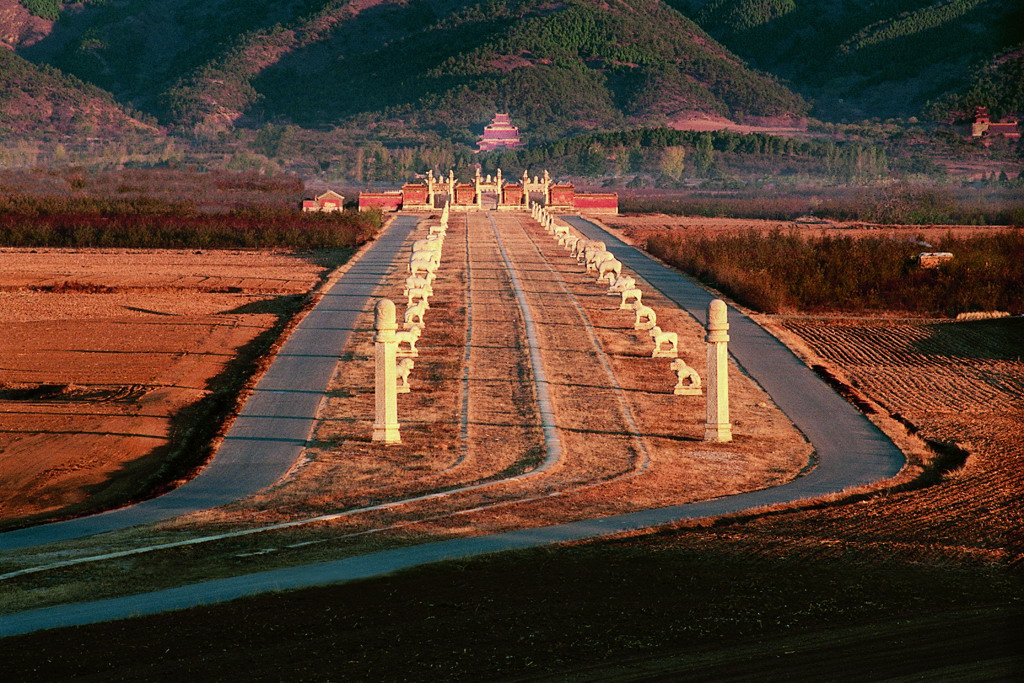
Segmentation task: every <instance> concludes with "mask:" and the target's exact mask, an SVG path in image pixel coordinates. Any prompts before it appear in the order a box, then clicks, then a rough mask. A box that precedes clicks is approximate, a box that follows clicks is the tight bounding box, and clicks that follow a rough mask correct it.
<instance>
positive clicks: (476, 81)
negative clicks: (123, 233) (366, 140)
mask: <svg viewBox="0 0 1024 683" xmlns="http://www.w3.org/2000/svg"><path fill="white" fill-rule="evenodd" d="M32 5H33V7H34V8H35V11H37V12H39V13H43V14H47V13H49V12H51V11H52V10H53V9H54V7H57V6H58V5H59V3H55V2H51V3H49V4H47V3H42V4H39V2H34V3H32ZM36 5H38V6H36ZM51 5H53V7H51ZM21 54H23V55H24V56H26V57H28V58H29V59H31V60H33V61H35V62H37V63H46V64H52V65H54V66H56V67H58V68H60V69H62V70H64V71H66V72H68V73H71V74H74V75H75V76H77V77H79V78H81V79H83V80H85V81H87V82H89V83H92V84H94V85H96V86H98V87H100V88H103V89H105V90H107V91H109V92H111V93H113V94H114V96H115V97H116V98H117V99H118V100H119V101H121V102H122V103H128V104H130V105H131V106H133V107H136V108H138V109H140V110H142V111H145V112H147V113H149V114H152V115H153V116H156V117H157V118H159V120H160V121H161V122H162V123H164V124H166V125H169V126H172V127H175V128H176V129H178V130H179V131H187V132H199V133H210V134H212V133H216V132H217V131H220V130H230V129H231V128H233V127H237V126H243V127H246V126H259V125H262V124H264V123H266V122H274V123H280V124H298V125H301V126H306V127H325V126H330V127H339V126H340V127H342V128H350V129H353V130H358V131H360V133H365V132H367V131H375V130H376V131H378V132H380V133H384V132H386V133H387V134H388V135H399V136H401V135H409V134H413V135H414V136H415V134H418V133H423V132H425V131H426V132H430V133H433V134H436V135H440V136H442V137H445V138H449V139H455V140H459V141H462V142H469V141H471V140H472V139H473V138H474V137H475V135H477V134H478V132H475V131H476V129H477V128H479V126H480V125H482V123H484V122H485V121H486V120H487V119H488V118H489V117H490V116H491V115H493V112H494V111H495V110H497V109H508V110H510V111H512V112H514V113H515V115H516V117H517V120H518V121H520V122H521V123H523V124H525V128H527V129H528V130H529V131H530V132H531V134H532V135H533V136H534V137H535V139H539V140H543V139H552V138H556V137H558V136H561V135H564V134H566V133H569V132H579V131H586V130H592V129H614V128H622V127H629V126H636V125H652V124H664V123H665V122H667V121H668V120H670V119H671V117H673V116H679V115H686V114H690V113H700V114H714V115H718V116H725V117H729V118H732V119H743V118H744V117H749V116H755V117H759V116H801V115H803V114H805V113H806V111H807V109H808V105H807V103H806V102H805V101H804V100H803V99H801V98H800V97H799V96H796V95H794V94H793V93H792V92H790V91H789V90H788V89H787V88H785V87H784V86H782V85H780V84H779V83H778V82H777V81H776V80H775V79H774V78H773V77H771V76H768V75H766V74H764V73H759V72H756V71H753V70H751V69H749V68H748V67H747V66H746V65H745V64H744V63H743V62H742V61H741V60H740V59H738V58H737V57H735V56H734V55H733V54H731V53H730V52H729V51H728V50H726V49H725V48H723V47H722V46H721V45H719V44H717V43H716V42H715V41H714V39H712V38H711V37H710V36H708V35H707V34H706V33H705V32H704V31H703V30H702V29H700V28H699V27H698V26H697V25H696V24H694V23H693V22H692V21H690V20H689V19H687V18H686V17H684V16H682V15H680V14H679V13H678V12H677V11H675V10H673V9H671V8H670V7H668V6H667V5H665V4H662V3H658V2H648V1H645V0H621V1H620V2H617V3H614V4H607V3H604V2H599V1H598V0H562V1H560V2H555V3H552V2H547V1H545V0H512V1H511V2H496V1H492V0H485V1H483V2H461V1H459V0H450V1H447V0H430V1H428V0H290V1H285V2H251V1H246V2H242V1H241V0H205V1H202V2H201V1H199V0H160V1H159V2H157V1H156V0H129V1H127V2H119V3H109V2H100V1H98V0H91V1H89V2H86V3H85V4H84V5H74V6H64V7H63V14H62V18H61V20H60V21H59V22H58V23H57V24H55V25H54V28H53V32H52V34H51V35H50V36H49V37H48V38H47V39H45V40H42V41H40V42H39V43H37V44H35V45H32V46H30V47H28V48H25V49H23V50H22V51H21ZM381 126H383V127H384V128H381Z"/></svg>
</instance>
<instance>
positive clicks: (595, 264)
mask: <svg viewBox="0 0 1024 683" xmlns="http://www.w3.org/2000/svg"><path fill="white" fill-rule="evenodd" d="M614 258H615V256H614V255H613V254H612V252H610V251H598V252H595V253H594V255H593V256H592V257H591V259H590V260H589V261H587V270H588V271H593V272H597V270H598V269H599V268H600V267H601V264H602V263H604V262H605V261H610V260H612V259H614Z"/></svg>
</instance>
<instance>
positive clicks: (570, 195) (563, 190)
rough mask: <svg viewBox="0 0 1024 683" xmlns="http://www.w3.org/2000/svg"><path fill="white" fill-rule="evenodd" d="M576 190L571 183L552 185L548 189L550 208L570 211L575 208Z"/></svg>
mask: <svg viewBox="0 0 1024 683" xmlns="http://www.w3.org/2000/svg"><path fill="white" fill-rule="evenodd" d="M575 197H576V188H575V187H574V186H573V184H572V183H563V184H561V185H552V186H551V187H550V188H549V189H548V202H547V205H548V207H550V208H559V209H565V210H570V209H573V208H574V206H575V202H574V199H575Z"/></svg>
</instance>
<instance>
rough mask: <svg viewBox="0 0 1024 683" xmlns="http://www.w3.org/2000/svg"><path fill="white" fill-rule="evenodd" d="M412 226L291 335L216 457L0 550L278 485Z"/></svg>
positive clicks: (30, 531) (373, 252)
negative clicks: (137, 496)
mask: <svg viewBox="0 0 1024 683" xmlns="http://www.w3.org/2000/svg"><path fill="white" fill-rule="evenodd" d="M418 222H419V218H418V217H416V216H399V217H398V218H397V219H395V221H394V222H393V223H392V224H391V226H390V227H389V228H388V229H387V230H386V231H384V233H383V234H381V235H380V237H378V238H377V240H376V241H374V243H373V244H372V245H370V247H369V248H368V249H367V250H366V251H365V252H364V253H363V254H362V256H361V257H360V258H359V259H358V260H357V261H356V262H355V263H353V264H352V266H351V267H350V268H349V269H348V271H346V272H345V273H344V274H343V275H342V276H341V277H340V278H339V279H338V281H337V282H336V283H335V284H334V286H332V287H331V288H330V290H328V291H327V293H326V294H325V295H324V296H323V297H322V298H321V300H320V301H319V302H317V304H316V306H315V307H313V309H312V310H311V311H310V312H309V313H308V314H307V315H306V317H305V318H304V319H303V320H302V322H300V323H299V325H298V326H297V327H296V328H295V329H294V330H293V331H292V333H291V335H290V336H289V337H288V341H287V342H285V344H284V346H282V348H281V350H280V352H279V353H278V354H277V356H276V358H275V359H274V362H273V363H272V364H271V366H270V368H269V369H268V370H267V372H266V373H265V374H264V375H263V377H262V378H261V379H260V381H259V383H258V384H257V385H256V389H255V390H254V391H253V393H252V395H251V396H250V397H249V399H248V400H247V401H246V402H245V405H244V406H243V407H242V411H241V413H240V414H239V415H238V417H237V418H236V419H235V422H234V424H233V425H232V426H231V430H230V431H229V432H228V434H227V436H226V437H225V438H224V441H223V443H222V444H221V446H220V448H219V449H218V450H217V454H216V457H214V458H213V460H211V461H210V463H209V464H208V465H207V466H206V467H205V468H203V470H202V471H201V472H200V473H199V475H198V476H197V477H195V478H194V479H192V480H191V481H189V482H188V483H186V484H184V485H182V486H180V487H178V488H176V489H174V490H173V491H170V492H168V493H166V494H164V495H162V496H160V497H158V498H153V499H151V500H147V501H143V502H141V503H137V504H135V505H131V506H128V507H124V508H120V509H117V510H111V511H110V512H103V513H100V514H96V515H90V516H88V517H81V518H79V519H72V520H68V521H66V522H54V523H52V524H43V525H39V526H34V527H28V528H26V529H19V530H17V531H9V532H7V533H4V534H0V551H2V550H13V549H16V548H26V547H30V546H37V545H43V544H45V543H53V542H56V541H66V540H70V539H74V538H81V537H83V536H91V535H93V534H100V533H103V532H106V531H114V530H117V529H124V528H127V527H131V526H135V525H137V524H146V523H149V522H158V521H160V520H163V519H169V518H171V517H177V516H179V515H184V514H187V513H190V512H196V511H199V510H206V509H209V508H212V507H216V506H218V505H224V504H226V503H230V502H232V501H235V500H238V499H239V498H243V497H245V496H248V495H251V494H253V493H256V492H257V491H259V490H260V489H263V488H266V487H267V486H270V485H271V484H273V483H274V482H275V481H277V480H278V479H279V478H280V477H281V476H282V475H284V473H285V472H287V471H288V469H289V468H290V467H291V466H292V464H293V463H294V462H295V460H296V458H298V457H299V455H300V454H301V453H302V449H303V448H304V446H305V444H306V440H307V439H308V438H309V435H310V432H311V430H312V428H313V422H314V419H315V417H316V413H317V409H318V407H319V405H320V400H321V399H322V398H323V396H324V392H325V391H326V390H327V385H328V383H329V382H330V381H331V377H332V376H333V375H334V370H335V367H336V366H337V362H338V357H339V355H340V354H341V352H342V350H343V349H344V347H345V344H346V342H347V341H348V338H349V335H350V334H351V333H352V330H353V327H354V323H355V319H356V316H358V315H359V313H360V312H361V311H362V310H363V308H364V307H365V306H366V301H367V299H368V298H369V296H370V295H371V294H372V293H373V290H374V288H376V286H377V285H378V284H379V283H380V281H381V280H382V279H383V277H384V275H385V274H386V273H387V272H388V270H389V269H390V268H391V267H392V264H393V263H394V261H395V257H396V255H397V254H398V250H399V248H400V247H401V246H402V243H403V242H404V241H405V239H406V237H408V235H409V233H410V232H412V230H413V228H415V227H416V224H417V223H418Z"/></svg>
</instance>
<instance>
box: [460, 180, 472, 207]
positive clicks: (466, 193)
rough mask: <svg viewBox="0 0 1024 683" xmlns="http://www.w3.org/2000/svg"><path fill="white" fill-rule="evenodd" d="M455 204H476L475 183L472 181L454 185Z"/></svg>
mask: <svg viewBox="0 0 1024 683" xmlns="http://www.w3.org/2000/svg"><path fill="white" fill-rule="evenodd" d="M455 204H457V205H458V206H472V205H474V204H476V185H474V184H473V183H459V184H457V185H456V186H455Z"/></svg>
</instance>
